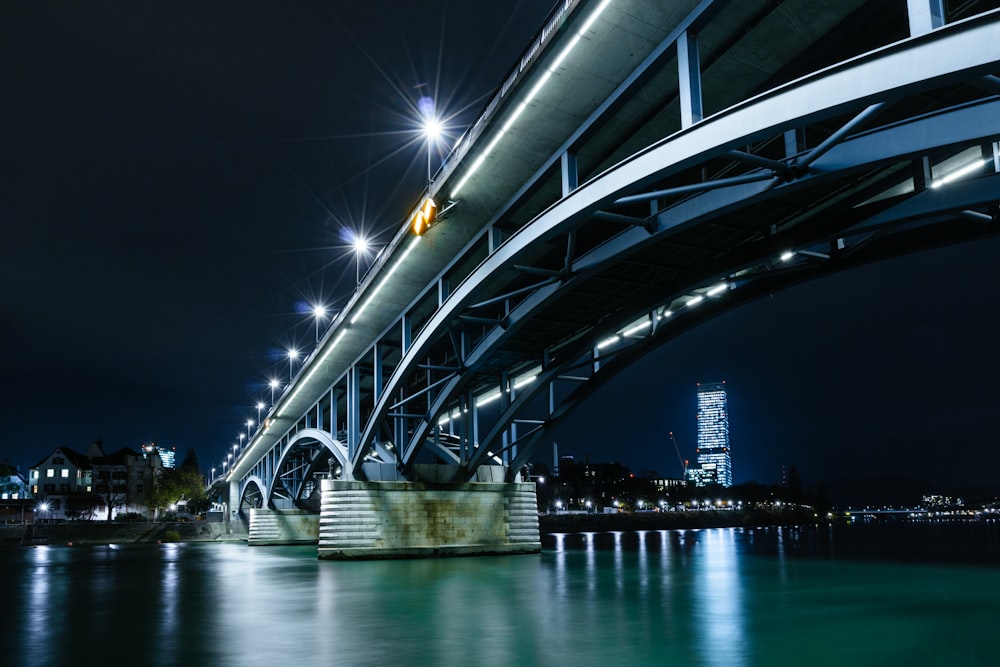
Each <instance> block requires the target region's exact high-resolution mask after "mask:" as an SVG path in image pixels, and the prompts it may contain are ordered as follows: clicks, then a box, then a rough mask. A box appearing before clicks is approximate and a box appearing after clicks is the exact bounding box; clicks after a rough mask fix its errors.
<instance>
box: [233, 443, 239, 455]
mask: <svg viewBox="0 0 1000 667" xmlns="http://www.w3.org/2000/svg"><path fill="white" fill-rule="evenodd" d="M239 449H240V445H239V443H233V454H239Z"/></svg>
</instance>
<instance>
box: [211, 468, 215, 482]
mask: <svg viewBox="0 0 1000 667" xmlns="http://www.w3.org/2000/svg"><path fill="white" fill-rule="evenodd" d="M212 481H213V482H214V481H215V468H212Z"/></svg>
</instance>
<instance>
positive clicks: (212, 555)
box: [0, 523, 1000, 667]
mask: <svg viewBox="0 0 1000 667" xmlns="http://www.w3.org/2000/svg"><path fill="white" fill-rule="evenodd" d="M543 546H544V549H543V553H542V554H541V555H537V556H513V557H485V558H453V559H438V560H398V561H366V562H332V561H319V560H317V558H316V551H315V547H254V548H249V547H247V546H246V545H244V544H237V543H230V544H175V545H171V544H164V545H120V546H99V547H36V548H21V547H9V548H3V549H0V568H2V581H3V584H2V590H3V596H2V598H0V599H2V600H3V604H4V623H2V624H0V627H2V628H3V629H2V630H0V640H2V646H3V647H5V648H4V650H5V653H6V655H7V656H8V657H9V658H11V660H12V661H11V662H9V663H7V662H6V660H5V661H4V662H5V664H18V665H29V666H35V665H37V666H42V665H46V666H47V665H78V664H102V665H184V666H186V667H194V666H197V665H276V666H280V665H282V664H283V663H284V664H289V663H290V661H295V664H301V665H472V664H475V665H574V666H576V667H579V666H583V665H685V666H688V665H726V666H731V665H732V666H740V665H804V664H809V665H851V666H852V667H862V666H864V665H917V664H919V665H995V664H1000V655H998V654H997V642H996V640H995V634H994V633H995V632H996V628H997V625H998V622H1000V530H998V528H997V527H996V526H995V525H994V524H982V523H981V524H976V525H972V526H958V527H955V526H952V527H946V528H942V527H940V526H939V527H933V526H926V525H925V526H910V527H904V528H900V527H895V528H892V527H888V528H886V527H875V528H872V527H868V528H865V527H843V528H837V529H834V528H830V527H806V528H795V529H790V528H761V529H729V528H725V529H706V530H688V531H645V532H628V533H588V534H567V535H554V536H547V537H546V538H545V540H544V542H543ZM81 660H83V661H84V663H81Z"/></svg>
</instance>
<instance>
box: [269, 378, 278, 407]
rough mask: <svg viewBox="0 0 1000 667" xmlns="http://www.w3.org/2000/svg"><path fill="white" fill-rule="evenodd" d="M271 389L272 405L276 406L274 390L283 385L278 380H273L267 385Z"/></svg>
mask: <svg viewBox="0 0 1000 667" xmlns="http://www.w3.org/2000/svg"><path fill="white" fill-rule="evenodd" d="M267 384H268V385H269V386H270V387H271V405H272V406H273V405H274V390H275V389H277V388H278V387H280V386H281V383H280V382H278V381H277V380H276V379H274V378H271V381H270V382H268V383H267Z"/></svg>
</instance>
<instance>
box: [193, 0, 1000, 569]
mask: <svg viewBox="0 0 1000 667" xmlns="http://www.w3.org/2000/svg"><path fill="white" fill-rule="evenodd" d="M998 4H1000V3H998V2H996V1H995V0H993V1H989V2H987V1H985V0H984V1H980V2H977V1H974V0H968V1H966V2H961V3H960V2H945V1H944V0H869V1H864V0H827V1H825V2H821V3H820V2H815V0H785V2H780V3H776V2H771V1H764V0H761V1H754V0H740V1H739V2H728V1H725V0H686V1H682V0H677V1H675V2H669V3H661V2H650V1H649V0H564V1H562V2H559V3H558V4H557V5H556V6H555V7H554V9H553V10H552V13H551V14H550V16H549V18H548V20H547V21H546V23H545V24H544V25H543V26H542V27H541V29H540V32H539V33H538V35H537V37H536V38H535V39H534V40H533V41H532V42H531V43H530V44H529V45H528V47H527V48H526V50H525V51H524V53H523V55H522V57H521V58H520V60H519V61H518V62H517V63H516V64H515V67H514V68H513V69H512V70H511V72H510V74H509V76H508V77H507V78H506V79H505V80H504V81H502V82H501V84H500V86H499V87H498V89H497V92H496V94H495V96H494V97H493V98H492V100H491V101H490V102H489V104H488V105H487V107H486V108H485V110H484V111H483V113H482V115H481V116H480V117H479V119H478V120H477V122H476V123H475V124H474V125H473V126H472V127H471V128H469V129H468V131H467V132H466V133H465V134H464V136H463V137H462V138H461V139H460V140H459V141H458V142H457V144H456V146H455V147H454V149H453V150H452V152H451V154H450V155H449V156H448V157H447V159H446V160H445V161H444V163H443V164H442V166H441V168H440V169H439V170H438V171H437V172H436V174H435V175H434V178H433V179H432V181H431V183H430V185H429V186H428V189H427V191H426V192H425V193H423V196H421V197H420V198H419V201H417V202H416V203H415V205H414V208H413V210H412V211H409V212H401V215H400V229H399V231H398V233H397V234H396V235H395V237H394V238H393V239H392V241H391V242H390V243H389V245H388V246H387V247H386V249H385V250H384V251H383V252H382V253H380V255H379V256H378V258H377V259H376V261H375V263H374V265H373V267H372V269H371V270H370V271H369V272H368V273H367V274H366V276H365V278H364V280H363V282H362V284H361V285H360V287H359V289H358V291H357V292H356V293H355V294H354V296H353V297H352V299H351V301H350V302H349V303H348V304H347V305H346V307H345V308H344V309H343V310H342V312H341V313H340V314H339V315H338V316H337V318H336V319H335V320H334V321H333V322H332V323H331V325H330V328H329V329H328V330H327V331H326V333H325V334H324V335H323V337H322V339H321V340H320V341H319V343H318V344H317V346H316V348H315V350H314V351H313V352H312V353H311V354H310V355H309V357H307V358H306V359H305V360H304V362H303V363H302V365H301V366H300V368H299V370H298V372H297V374H296V375H295V377H294V380H293V382H292V383H291V384H290V386H289V387H288V388H287V389H285V391H284V392H283V394H282V395H281V396H280V398H278V399H277V400H276V401H275V404H274V406H273V407H272V408H271V410H270V412H269V414H268V415H267V419H266V420H263V423H262V424H261V425H260V426H259V427H258V430H257V431H256V433H254V434H253V436H252V437H251V438H249V439H248V441H247V445H246V446H245V448H244V449H243V450H242V451H240V452H239V456H238V458H237V459H236V460H235V461H234V463H233V464H232V466H231V468H230V469H229V470H228V471H227V472H226V474H225V476H224V477H223V478H221V479H219V480H216V481H215V483H214V484H213V486H212V489H211V491H212V493H213V494H214V495H215V496H216V497H217V498H220V499H221V500H222V501H223V502H225V503H226V504H227V505H228V508H229V511H230V513H231V517H232V518H233V519H234V520H235V519H236V518H237V517H239V516H246V515H247V514H249V517H250V543H251V544H264V543H272V542H276V541H296V540H300V541H312V542H316V543H318V545H319V546H318V548H319V555H320V557H321V558H352V557H392V556H401V555H430V554H443V553H509V552H523V551H537V550H538V549H539V544H540V543H539V538H538V523H537V513H536V509H535V500H534V498H535V496H534V487H533V485H531V484H526V483H524V482H521V481H520V476H521V475H520V473H521V470H522V469H523V467H524V464H525V463H526V462H527V461H528V460H529V458H530V457H531V456H532V452H533V450H534V448H535V447H536V446H537V445H538V444H539V443H540V442H543V441H544V440H545V435H546V433H547V432H548V431H549V430H550V429H551V428H552V427H553V426H554V425H555V424H557V423H559V422H560V421H561V420H565V419H569V418H570V416H571V415H572V413H573V411H574V409H575V408H576V407H577V406H579V405H580V403H581V401H582V400H583V399H584V398H586V397H587V396H589V395H591V394H592V393H593V392H594V391H595V390H596V389H597V388H599V387H600V386H601V385H602V384H603V383H604V382H606V381H607V380H608V379H609V378H611V377H613V376H614V375H615V374H616V373H617V372H619V371H620V370H621V369H623V368H626V367H628V366H629V365H630V364H632V363H634V362H635V361H637V360H639V359H641V358H642V356H643V355H644V354H646V353H647V352H649V351H650V350H651V349H653V348H655V347H656V346H659V345H662V344H664V343H667V342H668V341H670V340H671V339H672V338H673V337H675V336H677V335H678V334H679V333H681V332H683V331H686V330H688V329H690V328H691V327H694V326H697V325H698V324H699V323H701V322H703V321H705V320H706V319H708V318H711V317H713V316H714V315H716V314H718V313H720V312H722V311H723V310H725V309H729V308H732V307H734V306H737V305H739V304H743V303H746V302H748V301H751V300H753V299H755V298H757V297H759V296H761V295H763V294H767V293H771V292H774V291H775V290H779V289H783V288H785V287H788V286H790V285H794V284H796V283H798V282H801V281H804V280H809V279H811V278H815V277H817V276H821V275H824V274H827V273H830V272H833V271H838V270H842V269H845V268H849V267H853V266H858V265H860V264H862V263H866V262H872V261H877V260H880V259H884V258H887V257H891V256H894V255H898V254H901V253H907V252H913V251H917V250H921V249H924V248H929V247H933V246H937V245H941V244H946V243H954V242H967V241H974V240H976V239H983V238H987V237H992V236H995V235H996V233H997V229H998V226H997V217H998V215H997V202H998V200H1000V175H998V174H1000V150H998V143H997V141H998V138H1000V96H998V95H1000V78H998V77H997V76H996V74H997V73H998V72H1000V39H997V36H998V35H1000V11H998V10H997V5H998Z"/></svg>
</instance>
